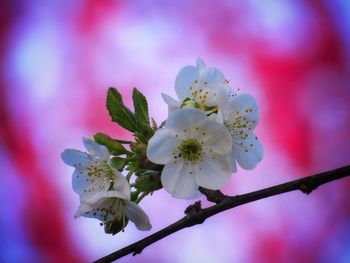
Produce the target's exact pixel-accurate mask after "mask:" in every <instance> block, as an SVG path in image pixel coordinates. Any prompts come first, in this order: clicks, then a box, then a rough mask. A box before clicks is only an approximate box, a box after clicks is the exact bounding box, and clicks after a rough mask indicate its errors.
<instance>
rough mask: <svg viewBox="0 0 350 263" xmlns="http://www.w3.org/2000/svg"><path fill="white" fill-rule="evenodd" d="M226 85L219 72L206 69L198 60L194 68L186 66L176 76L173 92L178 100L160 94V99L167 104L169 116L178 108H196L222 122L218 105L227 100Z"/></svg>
mask: <svg viewBox="0 0 350 263" xmlns="http://www.w3.org/2000/svg"><path fill="white" fill-rule="evenodd" d="M226 84H227V80H226V79H225V76H224V74H222V73H221V71H220V70H218V69H217V68H213V67H206V66H205V64H204V62H203V61H202V60H201V59H198V60H197V65H196V66H186V67H184V68H182V69H181V70H180V72H179V73H178V75H177V76H176V79H175V91H176V94H177V96H178V100H176V99H174V98H172V97H170V96H168V95H166V94H162V97H163V99H164V101H165V102H166V103H167V104H168V111H169V114H171V113H172V112H174V111H175V110H176V109H178V108H180V107H181V108H197V109H200V110H201V111H203V112H205V113H207V114H208V115H212V117H211V118H213V119H216V120H217V121H219V122H222V119H221V117H220V114H221V113H220V105H221V104H222V103H223V102H222V101H224V100H227V99H228V96H227V92H226V88H225V85H226Z"/></svg>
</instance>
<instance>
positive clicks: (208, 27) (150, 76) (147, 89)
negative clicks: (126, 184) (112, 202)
mask: <svg viewBox="0 0 350 263" xmlns="http://www.w3.org/2000/svg"><path fill="white" fill-rule="evenodd" d="M349 36H350V4H349V2H348V1H346V0H339V1H328V0H321V1H316V0H315V1H312V0H307V1H292V0H289V1H288V0H281V1H278V0H269V1H265V0H264V1H257V0H256V1H253V0H249V1H185V0H181V1H152V2H151V1H97V0H94V1H82V0H80V1H67V0H64V1H39V0H36V1H20V0H15V1H2V3H1V7H0V121H1V122H0V171H1V174H0V200H1V203H0V240H1V242H0V262H90V261H92V260H95V259H97V258H99V257H102V256H104V255H106V254H108V253H111V252H113V251H114V250H117V249H119V248H122V247H123V246H125V245H128V244H130V243H131V242H134V241H136V240H138V239H140V238H142V237H145V236H146V235H148V234H150V233H153V232H155V231H157V230H159V229H161V228H163V227H165V226H167V225H168V224H170V223H172V222H174V221H175V220H177V219H179V218H180V217H182V215H183V211H184V209H185V208H186V207H187V206H188V205H189V204H191V203H193V201H185V200H175V199H172V198H171V197H170V195H169V194H167V193H166V192H165V191H164V190H160V191H157V192H155V193H154V194H153V196H152V197H147V198H145V199H144V200H143V201H142V203H141V205H142V207H143V209H144V210H145V211H146V212H147V213H148V214H149V215H150V218H151V221H152V224H153V229H152V231H151V232H150V233H148V232H140V231H137V229H136V228H135V227H134V226H133V225H132V224H130V225H129V226H128V227H127V229H126V231H125V233H121V234H118V235H116V236H110V235H107V234H104V232H103V228H102V227H100V226H99V223H98V221H97V220H93V219H86V218H79V219H74V218H73V215H74V213H75V211H76V209H77V207H78V205H79V199H78V196H77V195H76V194H75V193H74V192H73V190H72V188H71V173H72V169H71V168H70V167H67V166H66V165H64V163H63V162H62V161H61V159H60V153H61V152H62V151H63V149H65V148H78V149H83V146H82V143H81V137H82V136H92V135H93V134H94V133H96V132H105V133H108V134H110V135H111V136H113V137H118V138H120V139H131V138H132V137H131V135H130V134H129V133H128V132H126V131H125V130H123V129H122V128H119V127H118V126H117V125H115V124H114V123H112V122H111V121H110V118H109V116H108V114H107V111H106V109H105V96H106V92H107V88H108V87H109V86H115V87H117V88H118V89H119V90H120V91H121V92H122V93H123V95H124V99H125V101H126V103H127V104H128V105H129V106H131V105H132V103H131V92H132V88H133V87H137V88H138V89H139V90H140V91H142V92H143V93H144V94H145V95H146V96H147V98H148V101H149V104H150V112H151V115H152V116H153V117H154V118H155V119H156V120H157V121H158V122H161V121H163V120H164V119H165V118H166V117H167V106H166V104H165V103H164V102H163V101H162V99H161V95H160V93H161V92H165V93H168V94H170V95H175V91H174V89H173V85H174V79H175V76H176V74H177V73H178V71H179V70H180V69H181V67H183V66H185V65H189V64H194V63H195V61H196V59H197V57H201V58H202V59H203V60H204V61H205V62H206V63H207V64H208V65H209V66H215V67H217V68H219V69H220V70H221V71H222V72H224V73H225V75H226V78H227V79H228V80H230V84H231V85H232V87H233V88H234V89H238V88H239V89H240V91H241V92H242V93H249V94H251V95H253V96H254V97H255V98H256V99H257V102H258V105H259V109H260V113H261V121H260V124H259V126H258V128H257V134H258V136H259V138H260V140H261V141H262V143H263V145H264V149H265V158H264V160H263V161H262V162H261V163H260V164H259V165H258V167H257V168H256V169H255V170H253V171H244V170H242V169H239V170H238V172H237V173H236V174H234V175H233V176H232V179H231V181H230V183H229V185H227V186H226V187H225V188H224V189H223V191H224V192H225V193H227V194H231V195H236V194H242V193H245V192H248V191H253V190H258V189H260V188H262V187H267V186H271V185H274V184H277V183H282V182H286V181H288V180H292V179H295V178H298V177H302V176H305V175H309V174H313V173H317V172H321V171H324V170H327V169H333V168H336V167H338V166H342V165H346V164H349V163H350V37H349ZM349 190H350V180H349V179H343V180H341V181H337V182H333V183H331V184H328V185H326V186H322V187H320V188H319V189H318V190H317V191H315V192H314V193H312V194H311V195H310V196H306V195H303V194H302V193H299V192H293V193H288V194H285V195H281V196H277V197H273V198H269V199H266V200H260V201H258V202H255V203H252V204H248V205H245V206H243V207H239V208H237V209H234V210H231V211H227V212H225V213H222V214H220V215H217V216H215V217H214V218H210V219H209V220H207V221H206V222H205V223H204V224H203V225H200V226H195V227H193V228H191V229H186V230H183V231H180V232H178V233H176V234H174V235H172V236H170V237H167V238H166V239H164V240H162V241H160V242H158V243H156V244H154V245H152V246H150V247H149V248H147V249H145V250H144V251H143V252H142V254H141V255H138V256H136V257H132V256H128V257H125V258H124V259H122V260H120V262H152V263H153V262H156V263H158V262H160V263H162V262H166V263H167V262H170V263H177V262H191V263H192V262H201V263H206V262H223V263H226V262H227V263H229V262H243V263H245V262H247V263H249V262H262V263H265V262H273V263H274V262H276V263H278V262H302V263H303V262H305V263H309V262H311V263H312V262H322V263H323V262H324V263H327V262H343V263H345V262H350V223H349V222H350V209H349V208H350V194H349ZM203 205H204V206H207V205H209V203H207V202H206V201H204V200H203Z"/></svg>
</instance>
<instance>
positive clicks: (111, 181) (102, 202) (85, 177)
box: [61, 138, 151, 230]
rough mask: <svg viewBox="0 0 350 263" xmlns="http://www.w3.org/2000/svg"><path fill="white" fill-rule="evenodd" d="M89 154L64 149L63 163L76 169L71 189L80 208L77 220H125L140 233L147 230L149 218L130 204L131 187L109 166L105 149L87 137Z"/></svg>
mask: <svg viewBox="0 0 350 263" xmlns="http://www.w3.org/2000/svg"><path fill="white" fill-rule="evenodd" d="M83 143H84V145H85V147H86V149H87V150H88V152H87V153H86V152H82V151H79V150H75V149H66V150H65V151H64V152H63V153H62V155H61V157H62V160H63V161H64V162H65V163H66V164H68V165H70V166H73V167H75V170H74V173H73V176H72V185H73V189H74V191H75V192H76V193H78V194H79V196H80V202H81V205H80V207H79V209H78V211H77V213H76V215H75V216H76V217H78V216H81V215H83V216H85V217H93V218H97V219H99V220H101V221H103V222H104V223H107V222H109V221H112V220H114V219H115V218H117V219H122V220H123V222H125V217H127V218H128V219H130V220H131V221H132V222H134V223H135V225H136V227H137V228H138V229H140V230H149V229H151V225H150V223H149V218H148V216H147V215H146V214H145V212H144V211H143V210H142V209H141V207H140V206H138V205H137V204H135V203H133V202H131V201H130V185H129V183H128V181H127V180H126V178H125V177H124V176H123V175H122V174H121V173H120V172H119V171H118V170H116V169H114V168H113V167H112V166H111V163H110V162H111V161H110V154H109V152H108V149H107V148H106V147H105V146H103V145H99V144H97V143H96V142H95V141H93V140H91V139H89V138H83Z"/></svg>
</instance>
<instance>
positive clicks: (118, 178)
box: [112, 169, 130, 200]
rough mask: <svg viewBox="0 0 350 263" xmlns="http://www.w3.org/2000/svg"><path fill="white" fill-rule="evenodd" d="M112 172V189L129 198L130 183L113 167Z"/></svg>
mask: <svg viewBox="0 0 350 263" xmlns="http://www.w3.org/2000/svg"><path fill="white" fill-rule="evenodd" d="M112 171H113V174H114V180H113V182H114V185H113V189H114V190H115V191H117V192H119V193H122V194H123V195H124V196H125V197H126V199H127V200H130V184H129V182H128V181H127V180H126V178H125V177H124V175H122V173H121V172H119V171H117V170H115V169H113V170H112Z"/></svg>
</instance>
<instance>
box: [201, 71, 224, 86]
mask: <svg viewBox="0 0 350 263" xmlns="http://www.w3.org/2000/svg"><path fill="white" fill-rule="evenodd" d="M224 81H225V76H224V74H222V72H221V71H220V70H218V69H217V68H212V67H210V68H205V69H203V70H201V72H200V83H201V84H204V82H207V84H206V85H208V86H213V85H217V84H223V83H224Z"/></svg>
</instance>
